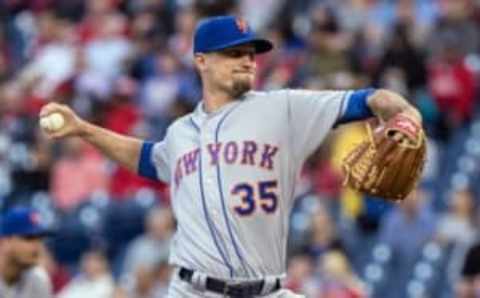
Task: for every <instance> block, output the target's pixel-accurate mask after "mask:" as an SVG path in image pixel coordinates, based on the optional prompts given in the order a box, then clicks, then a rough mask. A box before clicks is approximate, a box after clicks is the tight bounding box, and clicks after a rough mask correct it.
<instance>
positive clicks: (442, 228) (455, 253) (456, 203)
mask: <svg viewBox="0 0 480 298" xmlns="http://www.w3.org/2000/svg"><path fill="white" fill-rule="evenodd" d="M449 203H450V205H449V209H448V210H447V212H445V213H444V214H443V215H442V216H441V217H440V219H439V221H438V224H437V231H436V233H437V237H438V240H439V241H441V242H442V243H443V244H444V246H450V247H452V253H451V254H450V259H449V260H448V274H447V275H448V277H449V278H450V281H451V282H452V283H454V282H455V281H456V280H457V279H458V278H459V276H460V272H461V270H462V268H461V267H462V264H461V263H462V261H463V258H464V257H465V254H466V252H467V249H468V248H469V247H470V246H471V245H472V243H473V242H474V241H475V238H476V236H477V229H476V228H475V222H474V221H475V215H476V214H477V213H476V206H475V201H474V198H473V194H472V192H471V191H470V190H469V189H459V190H456V191H453V192H452V195H451V197H450V201H449Z"/></svg>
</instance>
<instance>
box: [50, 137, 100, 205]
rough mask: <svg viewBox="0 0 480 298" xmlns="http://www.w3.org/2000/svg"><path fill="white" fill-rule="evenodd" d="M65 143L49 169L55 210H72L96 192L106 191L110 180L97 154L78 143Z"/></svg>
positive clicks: (74, 139)
mask: <svg viewBox="0 0 480 298" xmlns="http://www.w3.org/2000/svg"><path fill="white" fill-rule="evenodd" d="M65 142H66V143H65V147H64V152H63V154H62V155H61V156H60V158H58V160H57V161H56V162H55V164H54V166H53V169H52V179H51V183H52V185H51V190H52V194H53V198H54V200H55V204H56V206H57V207H58V208H61V209H71V208H74V207H76V206H77V205H78V204H79V203H80V202H82V201H85V200H88V198H89V196H90V195H91V194H92V193H94V192H95V191H102V190H106V189H108V179H109V178H108V173H107V168H106V163H105V160H104V158H103V157H101V156H100V155H99V154H98V152H96V151H94V150H93V149H92V148H91V147H89V146H88V145H87V144H85V143H83V141H81V140H80V139H76V138H73V139H69V140H66V141H65Z"/></svg>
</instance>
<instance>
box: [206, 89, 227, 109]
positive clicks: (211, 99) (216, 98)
mask: <svg viewBox="0 0 480 298" xmlns="http://www.w3.org/2000/svg"><path fill="white" fill-rule="evenodd" d="M233 100H234V99H233V98H232V96H231V95H230V94H227V93H225V92H221V91H212V90H205V89H204V90H203V101H204V105H203V106H204V109H205V112H207V113H212V112H215V111H217V110H219V109H221V108H222V107H223V106H224V105H226V104H228V103H230V102H232V101H233Z"/></svg>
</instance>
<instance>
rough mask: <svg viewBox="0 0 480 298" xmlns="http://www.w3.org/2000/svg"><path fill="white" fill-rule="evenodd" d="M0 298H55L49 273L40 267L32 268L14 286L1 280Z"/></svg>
mask: <svg viewBox="0 0 480 298" xmlns="http://www.w3.org/2000/svg"><path fill="white" fill-rule="evenodd" d="M0 298H53V294H52V286H51V283H50V279H49V277H48V274H47V272H46V271H45V270H44V269H43V268H40V267H35V268H32V269H30V270H28V271H26V272H25V273H24V274H23V275H22V277H21V279H20V280H19V281H18V282H17V283H16V284H14V285H13V286H8V285H6V284H5V282H4V281H3V279H2V278H0Z"/></svg>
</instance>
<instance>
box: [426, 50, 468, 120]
mask: <svg viewBox="0 0 480 298" xmlns="http://www.w3.org/2000/svg"><path fill="white" fill-rule="evenodd" d="M428 85H429V88H430V91H431V93H432V95H433V97H434V98H435V100H436V102H437V105H438V107H439V109H440V111H441V112H442V113H445V114H447V115H448V116H447V117H448V118H449V120H450V121H451V122H453V124H458V125H460V124H462V123H464V122H465V121H466V120H468V119H469V118H470V117H471V116H472V112H473V105H474V98H475V77H474V74H473V73H472V71H471V70H470V69H468V67H467V66H466V64H465V62H464V60H463V59H458V60H457V61H455V62H452V63H447V62H446V61H442V60H436V61H434V62H433V63H432V64H431V65H430V67H429V73H428Z"/></svg>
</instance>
